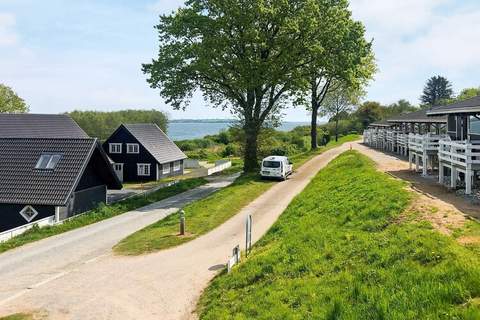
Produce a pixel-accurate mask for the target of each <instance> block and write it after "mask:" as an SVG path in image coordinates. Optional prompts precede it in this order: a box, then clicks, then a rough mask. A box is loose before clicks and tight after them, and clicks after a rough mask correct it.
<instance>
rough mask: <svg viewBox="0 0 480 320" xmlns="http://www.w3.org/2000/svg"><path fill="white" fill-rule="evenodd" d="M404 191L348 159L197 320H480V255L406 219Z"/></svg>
mask: <svg viewBox="0 0 480 320" xmlns="http://www.w3.org/2000/svg"><path fill="white" fill-rule="evenodd" d="M404 187H405V183H403V182H401V181H399V180H394V179H393V178H391V177H389V176H388V175H386V174H383V173H380V172H378V171H376V170H375V168H374V165H373V163H372V162H371V161H370V160H369V159H367V158H366V157H364V156H362V155H360V154H359V153H357V152H355V151H349V152H346V153H345V154H343V155H341V156H340V157H339V158H337V159H336V160H334V161H333V162H332V163H330V165H329V166H327V168H325V169H324V170H322V171H321V172H320V173H319V174H318V175H317V176H316V177H315V178H314V180H312V182H311V183H310V185H309V186H308V187H307V188H306V189H305V190H304V191H303V192H302V193H301V194H300V195H299V196H298V197H297V198H295V200H294V201H293V202H292V203H291V204H290V206H289V207H288V208H287V209H286V211H285V212H284V213H283V214H282V216H281V217H280V218H279V220H278V221H277V222H276V223H275V224H274V225H273V226H272V228H271V229H270V230H269V232H268V233H267V234H266V235H265V236H264V237H263V238H262V239H261V240H260V241H259V242H258V243H257V244H256V245H255V246H254V249H253V251H252V254H251V255H249V257H248V259H246V260H243V262H242V263H241V264H240V265H239V266H238V267H235V268H234V270H233V272H232V273H231V274H226V273H225V272H223V273H222V274H220V275H219V276H218V277H216V278H215V279H214V280H213V281H212V283H211V284H210V286H209V287H208V288H207V289H206V290H205V291H204V293H203V295H202V297H201V299H200V302H199V305H198V310H197V311H198V313H199V315H200V318H201V319H399V320H400V319H402V320H403V319H480V298H479V297H480V256H479V255H478V251H477V252H476V251H475V250H472V249H471V248H468V247H464V246H462V245H460V244H459V243H458V242H457V241H456V240H455V238H454V237H449V236H445V235H442V234H440V233H438V232H437V231H435V230H434V229H433V228H432V227H431V225H430V224H429V223H427V222H422V221H419V219H416V215H417V214H418V213H414V212H411V213H408V214H407V213H406V211H405V208H406V207H407V206H408V204H409V202H410V199H411V197H412V194H411V193H409V192H408V191H406V190H405V188H404ZM477 230H478V229H477Z"/></svg>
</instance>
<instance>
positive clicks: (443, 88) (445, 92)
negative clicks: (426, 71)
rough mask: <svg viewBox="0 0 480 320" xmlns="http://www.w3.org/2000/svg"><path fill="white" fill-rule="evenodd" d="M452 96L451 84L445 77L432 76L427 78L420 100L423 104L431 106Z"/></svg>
mask: <svg viewBox="0 0 480 320" xmlns="http://www.w3.org/2000/svg"><path fill="white" fill-rule="evenodd" d="M452 96H453V90H452V84H451V83H450V81H448V79H447V78H445V77H442V76H434V77H431V78H430V79H428V80H427V83H426V84H425V87H424V89H423V94H422V96H421V97H420V100H421V101H422V103H423V104H425V105H426V106H429V107H433V106H436V105H438V104H439V103H441V102H442V101H445V100H448V99H451V98H452Z"/></svg>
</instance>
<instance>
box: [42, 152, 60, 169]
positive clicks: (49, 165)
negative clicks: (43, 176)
mask: <svg viewBox="0 0 480 320" xmlns="http://www.w3.org/2000/svg"><path fill="white" fill-rule="evenodd" d="M61 158H62V155H60V154H51V153H44V154H42V155H40V158H39V159H38V161H37V164H36V165H35V169H39V170H53V169H55V167H56V166H57V164H58V162H59V161H60V159H61Z"/></svg>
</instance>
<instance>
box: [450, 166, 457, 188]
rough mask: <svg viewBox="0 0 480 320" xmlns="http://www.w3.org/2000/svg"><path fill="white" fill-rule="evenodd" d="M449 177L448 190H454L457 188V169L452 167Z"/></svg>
mask: <svg viewBox="0 0 480 320" xmlns="http://www.w3.org/2000/svg"><path fill="white" fill-rule="evenodd" d="M450 171H451V174H452V175H451V176H450V188H452V189H455V188H456V187H457V169H455V167H454V166H453V165H452V170H450Z"/></svg>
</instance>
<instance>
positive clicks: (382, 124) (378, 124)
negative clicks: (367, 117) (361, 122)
mask: <svg viewBox="0 0 480 320" xmlns="http://www.w3.org/2000/svg"><path fill="white" fill-rule="evenodd" d="M369 126H370V127H391V126H392V124H391V123H389V122H388V121H385V120H383V121H377V122H373V123H370V124H369Z"/></svg>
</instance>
